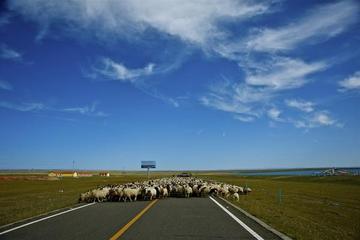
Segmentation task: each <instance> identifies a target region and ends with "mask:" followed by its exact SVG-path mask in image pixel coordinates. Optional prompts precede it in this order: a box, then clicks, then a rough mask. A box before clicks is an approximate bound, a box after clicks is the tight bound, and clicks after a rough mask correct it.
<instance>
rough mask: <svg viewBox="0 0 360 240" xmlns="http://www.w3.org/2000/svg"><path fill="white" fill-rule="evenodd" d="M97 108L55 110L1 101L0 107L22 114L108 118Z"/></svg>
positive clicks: (39, 105) (38, 104)
mask: <svg viewBox="0 0 360 240" xmlns="http://www.w3.org/2000/svg"><path fill="white" fill-rule="evenodd" d="M96 106H97V104H96V103H93V104H92V105H91V106H85V107H69V108H54V107H50V106H47V105H45V104H43V103H39V102H30V103H27V102H23V103H20V104H19V103H11V102H6V101H0V107H2V108H7V109H11V110H15V111H20V112H39V111H52V112H67V113H77V114H81V115H86V116H94V117H106V116H108V114H105V113H104V112H102V111H98V110H96Z"/></svg>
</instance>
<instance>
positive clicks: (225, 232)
mask: <svg viewBox="0 0 360 240" xmlns="http://www.w3.org/2000/svg"><path fill="white" fill-rule="evenodd" d="M34 220H35V221H37V222H35V223H33V222H34ZM24 224H29V225H26V226H23V225H24ZM14 228H15V229H14ZM118 237H119V239H136V240H141V239H146V240H152V239H154V240H162V239H167V240H168V239H181V240H183V239H199V240H201V239H206V240H208V239H217V240H218V239H227V240H230V239H280V238H279V237H278V236H277V235H275V234H273V233H272V232H270V231H269V230H267V229H265V228H263V227H262V226H260V225H259V224H258V223H256V222H255V221H253V220H252V219H250V218H248V217H246V216H245V215H244V214H242V213H241V212H240V211H238V210H237V209H235V208H233V207H232V206H230V205H228V204H226V203H225V202H223V201H222V200H221V199H218V198H188V199H186V198H168V199H165V200H158V201H153V202H148V201H137V202H131V203H130V202H127V203H123V202H120V203H119V202H107V203H97V204H91V205H87V206H84V207H82V208H79V209H75V210H72V211H69V212H66V213H60V214H59V215H56V216H53V215H50V216H49V217H48V218H45V219H44V217H42V218H38V219H32V220H29V221H28V222H25V223H24V222H22V223H20V224H17V225H12V226H9V227H7V228H2V229H0V239H12V240H16V239H21V240H25V239H36V240H38V239H62V240H64V239H87V240H92V239H94V240H95V239H96V240H98V239H116V238H118Z"/></svg>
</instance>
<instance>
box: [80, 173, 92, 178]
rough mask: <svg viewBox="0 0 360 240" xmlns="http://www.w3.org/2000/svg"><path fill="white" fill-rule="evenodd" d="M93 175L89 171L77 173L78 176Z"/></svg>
mask: <svg viewBox="0 0 360 240" xmlns="http://www.w3.org/2000/svg"><path fill="white" fill-rule="evenodd" d="M92 176H94V174H92V173H89V172H79V173H78V177H92Z"/></svg>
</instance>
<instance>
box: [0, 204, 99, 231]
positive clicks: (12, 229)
mask: <svg viewBox="0 0 360 240" xmlns="http://www.w3.org/2000/svg"><path fill="white" fill-rule="evenodd" d="M94 204H95V202H93V203H89V204H85V205H82V206H80V207H76V208H72V209H69V210H66V211H64V212H60V213H56V214H54V215H51V216H47V217H44V218H40V219H38V220H35V221H32V222H29V223H25V224H23V225H20V226H17V227H14V228H11V229H8V230H6V231H3V232H0V235H3V234H5V233H8V232H12V231H15V230H17V229H19V228H23V227H26V226H29V225H31V224H34V223H38V222H41V221H44V220H47V219H49V218H53V217H57V216H59V215H62V214H65V213H68V212H72V211H75V210H78V209H80V208H84V207H88V206H91V205H94Z"/></svg>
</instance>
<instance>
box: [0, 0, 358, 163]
mask: <svg viewBox="0 0 360 240" xmlns="http://www.w3.org/2000/svg"><path fill="white" fill-rule="evenodd" d="M359 13H360V3H359V2H358V1H350V0H349V1H346V0H345V1H285V0H284V1H282V0H273V1H252V0H246V1H245V0H244V1H241V0H221V1H220V0H208V1H203V0H199V1H184V0H182V1H178V0H172V1H165V0H157V1H155V0H149V1H140V0H133V1H130V0H129V1H116V0H93V1H75V0H66V1H65V0H64V1H55V0H50V1H49V0H33V1H21V0H9V1H2V3H1V5H0V168H71V167H72V161H75V162H76V167H77V168H83V169H127V170H129V169H139V167H140V161H142V160H151V161H157V164H158V169H249V168H291V167H323V166H329V167H330V166H342V167H346V166H359V165H360V164H359V163H360V148H359V146H360V121H359V120H360V107H359V103H360V49H359V43H360V16H359V15H360V14H359Z"/></svg>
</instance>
